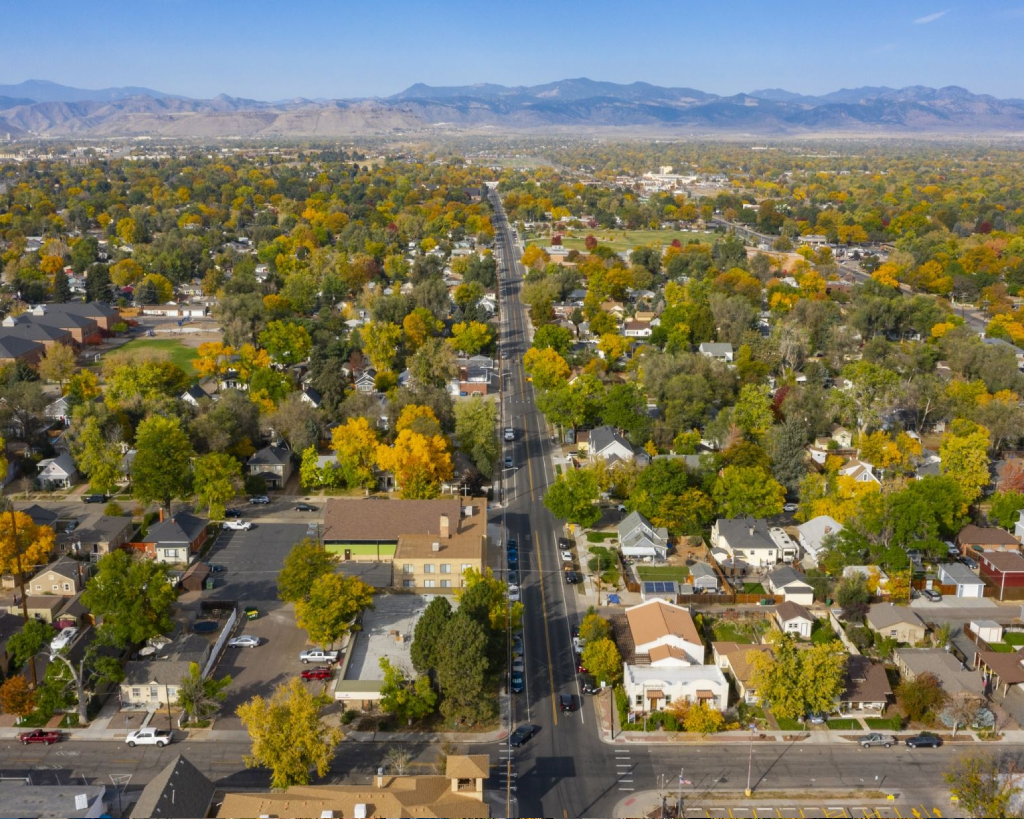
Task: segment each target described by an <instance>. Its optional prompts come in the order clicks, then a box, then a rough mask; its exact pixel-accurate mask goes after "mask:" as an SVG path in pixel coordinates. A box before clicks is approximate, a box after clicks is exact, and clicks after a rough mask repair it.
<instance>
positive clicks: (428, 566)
mask: <svg viewBox="0 0 1024 819" xmlns="http://www.w3.org/2000/svg"><path fill="white" fill-rule="evenodd" d="M433 573H434V564H433V563H424V564H423V574H433Z"/></svg>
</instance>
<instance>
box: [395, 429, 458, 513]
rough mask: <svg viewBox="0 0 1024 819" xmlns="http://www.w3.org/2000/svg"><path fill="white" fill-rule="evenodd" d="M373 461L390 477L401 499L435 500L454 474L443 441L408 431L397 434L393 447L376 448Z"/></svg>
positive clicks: (439, 436)
mask: <svg viewBox="0 0 1024 819" xmlns="http://www.w3.org/2000/svg"><path fill="white" fill-rule="evenodd" d="M376 459H377V466H378V467H380V468H381V469H384V470H387V471H390V472H391V473H393V474H394V476H395V482H396V483H397V484H398V486H399V487H400V488H401V494H402V497H403V498H436V497H437V496H438V495H439V494H440V493H441V483H442V482H444V481H448V480H451V477H452V474H453V472H454V470H453V467H452V456H451V452H450V451H449V449H448V441H447V439H446V438H445V437H444V436H443V435H430V436H428V435H423V434H421V433H418V432H414V431H413V430H411V429H403V430H402V431H401V432H399V433H398V437H397V438H396V439H395V443H394V446H387V445H384V444H381V445H380V446H378V447H377V452H376Z"/></svg>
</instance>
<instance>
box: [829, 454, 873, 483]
mask: <svg viewBox="0 0 1024 819" xmlns="http://www.w3.org/2000/svg"><path fill="white" fill-rule="evenodd" d="M839 474H840V475H842V476H844V477H847V478H853V479H854V480H855V481H856V482H857V483H872V482H873V483H877V484H881V483H882V481H881V480H880V479H879V477H878V476H877V475H876V474H875V467H874V466H873V465H872V464H869V463H868V462H867V461H862V460H860V459H859V458H851V459H850V460H849V461H847V462H846V463H845V464H843V465H842V466H841V467H839Z"/></svg>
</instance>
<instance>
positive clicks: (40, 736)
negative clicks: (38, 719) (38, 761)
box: [18, 728, 60, 745]
mask: <svg viewBox="0 0 1024 819" xmlns="http://www.w3.org/2000/svg"><path fill="white" fill-rule="evenodd" d="M18 740H19V741H20V742H21V744H22V745H30V744H32V743H36V742H41V743H42V744H43V745H53V744H54V743H55V742H60V731H44V730H43V729H42V728H36V730H34V731H26V732H25V733H23V734H18Z"/></svg>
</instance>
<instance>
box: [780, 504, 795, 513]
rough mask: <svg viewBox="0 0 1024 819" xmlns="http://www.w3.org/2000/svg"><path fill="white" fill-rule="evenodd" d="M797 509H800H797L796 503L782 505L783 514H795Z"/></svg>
mask: <svg viewBox="0 0 1024 819" xmlns="http://www.w3.org/2000/svg"><path fill="white" fill-rule="evenodd" d="M797 508H798V507H797V505H796V504H795V503H784V504H783V505H782V511H783V512H795V511H796V510H797Z"/></svg>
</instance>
